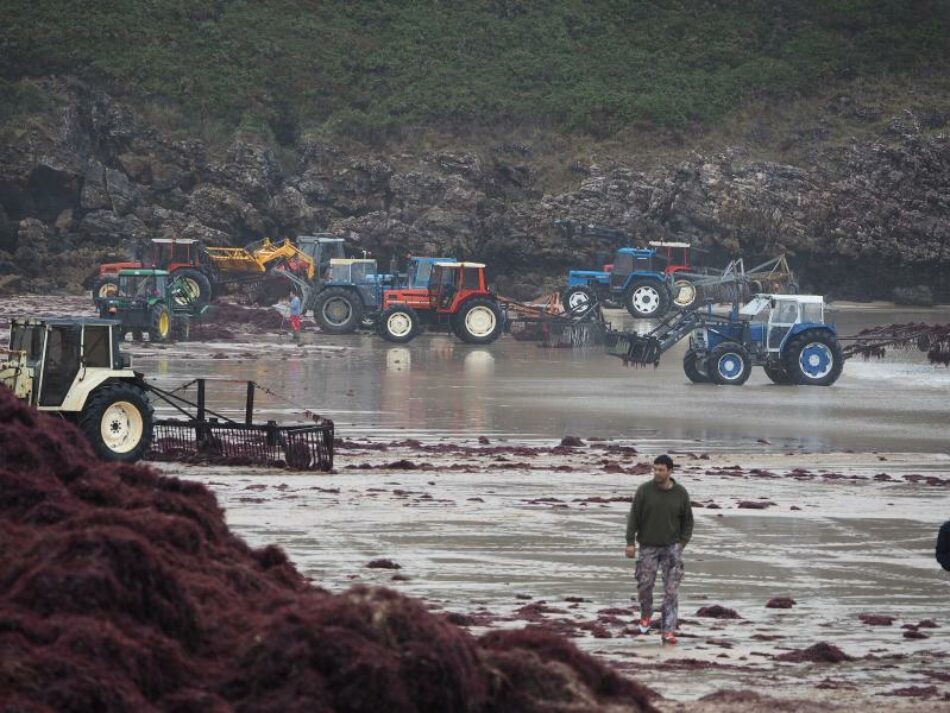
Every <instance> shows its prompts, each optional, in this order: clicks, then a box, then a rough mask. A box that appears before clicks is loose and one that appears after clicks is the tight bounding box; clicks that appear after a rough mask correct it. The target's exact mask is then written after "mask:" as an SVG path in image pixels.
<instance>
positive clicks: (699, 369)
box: [683, 349, 711, 384]
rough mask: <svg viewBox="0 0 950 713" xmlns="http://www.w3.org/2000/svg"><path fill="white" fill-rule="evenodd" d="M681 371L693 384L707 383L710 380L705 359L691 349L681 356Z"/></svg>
mask: <svg viewBox="0 0 950 713" xmlns="http://www.w3.org/2000/svg"><path fill="white" fill-rule="evenodd" d="M683 372H684V373H685V374H686V378H687V379H689V380H690V381H692V382H693V383H694V384H708V383H709V382H710V381H711V379H710V378H709V372H708V371H706V360H705V359H703V358H702V357H701V356H699V355H698V354H697V353H696V352H694V351H693V350H692V349H690V350H688V351H687V352H686V354H685V355H684V356H683Z"/></svg>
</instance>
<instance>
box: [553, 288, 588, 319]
mask: <svg viewBox="0 0 950 713" xmlns="http://www.w3.org/2000/svg"><path fill="white" fill-rule="evenodd" d="M596 301H597V298H596V297H595V296H594V292H593V290H591V289H590V288H589V287H587V286H586V285H572V286H571V287H568V288H567V289H566V290H564V292H562V293H561V305H562V306H563V307H564V311H565V312H570V313H571V314H572V315H576V316H581V315H584V314H587V312H588V311H589V310H590V309H591V308H592V307H593V306H594V303H595V302H596Z"/></svg>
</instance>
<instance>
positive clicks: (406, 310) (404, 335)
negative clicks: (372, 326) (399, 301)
mask: <svg viewBox="0 0 950 713" xmlns="http://www.w3.org/2000/svg"><path fill="white" fill-rule="evenodd" d="M377 325H378V329H379V336H381V337H382V338H383V339H385V340H386V341H387V342H395V343H396V344H405V343H406V342H411V341H412V340H413V339H414V338H415V336H416V335H417V334H418V333H419V332H420V326H421V323H420V321H419V313H418V312H416V311H415V310H414V309H413V308H412V307H409V306H407V305H393V306H392V307H390V308H389V309H387V310H385V311H384V312H383V314H382V315H381V316H380V318H379V321H378V322H377Z"/></svg>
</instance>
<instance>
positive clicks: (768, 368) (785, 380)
mask: <svg viewBox="0 0 950 713" xmlns="http://www.w3.org/2000/svg"><path fill="white" fill-rule="evenodd" d="M762 369H763V370H764V371H765V375H766V376H767V377H769V378H770V379H771V380H772V383H774V384H779V385H780V386H788V385H789V384H791V383H792V380H791V378H789V376H788V373H787V372H786V371H785V367H784V366H782V364H781V363H780V362H768V363H766V364H765V365H764V366H763V367H762Z"/></svg>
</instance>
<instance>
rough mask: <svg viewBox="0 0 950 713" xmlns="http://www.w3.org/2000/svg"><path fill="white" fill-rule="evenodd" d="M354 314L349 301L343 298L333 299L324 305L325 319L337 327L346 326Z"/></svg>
mask: <svg viewBox="0 0 950 713" xmlns="http://www.w3.org/2000/svg"><path fill="white" fill-rule="evenodd" d="M352 313H353V308H352V307H351V306H350V303H349V301H348V300H345V299H343V298H342V297H331V298H330V299H328V300H327V301H326V302H324V304H323V318H324V319H325V320H326V321H327V322H329V323H330V324H333V325H336V326H339V325H341V324H346V323H347V322H348V321H349V320H350V315H351V314H352Z"/></svg>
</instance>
